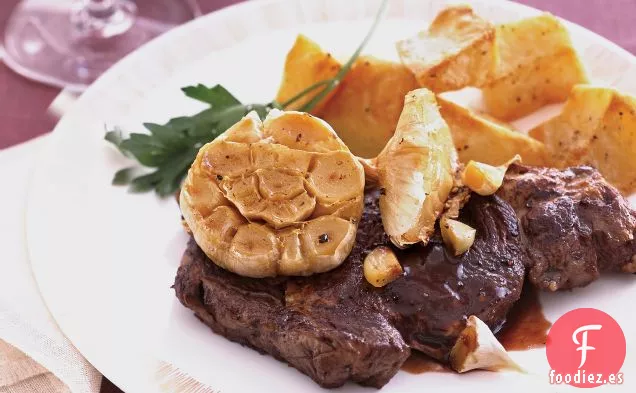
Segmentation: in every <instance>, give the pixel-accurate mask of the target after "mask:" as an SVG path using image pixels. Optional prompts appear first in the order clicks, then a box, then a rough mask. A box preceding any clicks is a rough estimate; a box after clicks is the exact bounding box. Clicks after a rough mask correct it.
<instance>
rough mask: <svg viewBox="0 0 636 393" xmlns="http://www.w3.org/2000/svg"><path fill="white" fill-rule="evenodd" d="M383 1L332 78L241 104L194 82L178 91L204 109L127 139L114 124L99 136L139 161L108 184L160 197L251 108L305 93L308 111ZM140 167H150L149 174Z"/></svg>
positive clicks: (262, 111) (263, 111)
mask: <svg viewBox="0 0 636 393" xmlns="http://www.w3.org/2000/svg"><path fill="white" fill-rule="evenodd" d="M387 4H388V0H383V1H382V5H381V6H380V9H379V11H378V14H377V15H376V18H375V20H374V22H373V25H372V26H371V29H370V30H369V32H368V33H367V35H366V36H365V38H364V40H363V41H362V43H361V44H360V45H359V46H358V48H357V49H356V51H355V52H354V53H353V55H352V56H351V57H350V58H349V60H348V61H347V62H346V63H345V64H344V65H343V66H342V68H340V70H339V71H338V73H337V74H336V75H335V76H334V77H333V78H330V79H326V80H323V81H320V82H318V83H315V84H314V85H311V86H309V87H307V88H306V89H304V90H303V91H301V92H300V93H298V94H297V95H296V96H294V97H292V98H291V99H289V100H287V101H286V102H283V103H279V102H276V101H271V102H269V103H267V104H248V105H245V104H242V103H241V102H240V101H239V100H238V99H236V97H234V96H233V95H232V94H231V93H230V92H229V91H228V90H227V89H225V88H224V87H223V86H221V85H216V86H214V87H207V86H204V85H202V84H199V85H196V86H188V87H184V88H182V89H181V90H182V91H183V93H184V94H185V95H186V96H187V97H189V98H192V99H195V100H197V101H201V102H203V103H205V104H207V105H209V108H207V109H205V110H203V111H201V112H199V113H197V114H195V115H193V116H183V117H176V118H173V119H170V120H169V121H168V122H167V123H166V124H155V123H144V127H145V128H146V130H147V131H148V132H147V133H143V134H142V133H131V134H130V135H129V136H128V137H127V138H124V136H123V133H122V131H121V130H120V129H118V128H115V129H113V130H110V131H108V132H107V133H106V136H105V137H104V139H106V140H107V141H108V142H110V143H112V144H113V145H115V146H116V147H117V148H118V149H119V151H120V152H121V153H122V154H123V155H125V156H127V157H130V158H134V159H135V160H136V161H137V162H138V163H139V164H140V165H137V166H132V167H127V168H124V169H121V170H119V171H117V172H116V173H115V176H114V177H113V181H112V183H113V184H114V185H128V186H129V189H130V191H132V192H148V191H152V190H154V191H155V193H156V194H157V195H159V196H161V197H165V196H168V195H172V194H174V193H175V192H176V191H177V190H178V189H179V187H180V185H181V182H182V180H183V178H184V177H185V176H186V174H187V172H188V169H189V168H190V165H192V162H193V161H194V159H195V157H196V155H197V152H198V151H199V149H200V148H201V146H203V145H204V144H206V143H208V142H210V141H212V140H214V138H216V137H217V136H219V135H221V134H222V133H223V132H225V130H227V129H228V128H230V127H231V126H232V125H233V124H235V123H236V122H238V121H239V120H240V119H241V118H243V116H245V115H247V114H248V113H249V112H251V111H256V112H257V113H258V115H259V116H260V117H261V119H264V118H265V117H266V116H267V114H268V113H269V111H271V110H272V109H273V108H277V109H283V110H284V109H285V108H288V107H289V106H290V105H292V104H293V103H295V102H296V101H298V100H300V99H301V98H303V97H305V96H307V95H308V94H314V97H313V98H312V99H311V100H310V101H308V102H307V103H306V104H304V105H303V106H302V107H301V108H300V109H299V110H300V111H302V112H311V110H312V109H314V108H315V107H316V105H317V104H318V103H319V102H320V101H322V100H323V99H324V98H325V97H326V96H327V95H328V94H329V92H331V91H332V90H334V89H335V88H337V87H338V85H339V84H340V82H341V81H342V80H343V78H344V77H345V75H346V74H347V73H348V72H349V70H351V67H352V66H353V64H354V62H355V61H356V60H357V59H358V57H359V56H360V53H361V52H362V50H363V49H364V47H365V46H366V45H367V43H368V42H369V40H370V39H371V36H372V35H373V33H374V32H375V30H376V29H377V26H378V25H379V23H380V21H381V19H382V15H383V14H384V11H385V10H386V7H387ZM316 91H317V93H316ZM140 166H141V167H140ZM142 167H146V168H154V170H153V171H151V172H150V173H148V170H147V169H146V170H144V169H143V168H142Z"/></svg>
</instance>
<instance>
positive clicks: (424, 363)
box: [402, 350, 451, 374]
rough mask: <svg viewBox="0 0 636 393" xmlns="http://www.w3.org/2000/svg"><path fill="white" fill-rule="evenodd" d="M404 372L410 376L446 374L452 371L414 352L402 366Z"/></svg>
mask: <svg viewBox="0 0 636 393" xmlns="http://www.w3.org/2000/svg"><path fill="white" fill-rule="evenodd" d="M402 370H404V371H406V372H407V373H409V374H422V373H429V372H436V373H446V372H450V371H451V369H449V368H448V367H447V366H445V365H443V364H442V363H440V362H438V361H437V360H435V359H433V358H432V357H429V356H426V355H424V354H423V353H422V352H419V351H416V350H412V352H411V356H409V358H408V359H406V362H404V364H402Z"/></svg>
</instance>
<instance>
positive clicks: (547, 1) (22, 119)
mask: <svg viewBox="0 0 636 393" xmlns="http://www.w3.org/2000/svg"><path fill="white" fill-rule="evenodd" d="M148 1H149V0H148ZM240 1H241V0H199V4H200V6H201V8H202V11H203V12H206V13H207V12H212V11H214V10H217V9H219V8H222V7H225V6H228V5H230V4H235V3H239V2H240ZM254 1H257V0H254ZM518 2H520V3H523V4H527V5H530V6H533V7H536V8H539V9H542V10H545V11H550V12H552V13H553V14H555V15H558V16H560V17H563V18H565V19H568V20H570V21H572V22H575V23H578V24H580V25H582V26H584V27H586V28H588V29H590V30H592V31H594V32H596V33H598V34H600V35H602V36H604V37H606V38H608V39H610V40H612V41H614V42H615V43H617V44H618V45H620V46H622V47H623V48H625V49H627V50H628V51H630V52H631V53H635V54H636V24H634V23H633V19H634V17H635V16H636V0H518ZM17 3H18V0H0V32H3V31H4V26H5V23H6V21H7V19H8V18H9V16H10V13H11V10H12V9H13V7H14V6H15V4H17ZM3 35H4V34H3ZM58 93H59V89H56V88H53V87H48V86H45V85H42V84H39V83H35V82H31V81H28V80H26V79H24V78H22V77H20V76H18V75H16V74H14V73H13V72H12V71H11V70H9V69H8V68H7V67H6V66H5V65H4V64H2V63H1V62H0V149H3V148H6V147H9V146H12V145H15V144H18V143H20V142H24V141H27V140H29V139H31V138H33V137H36V136H38V135H41V134H44V133H47V132H49V131H51V130H52V128H53V127H54V126H55V122H56V120H55V119H54V118H52V117H51V116H50V115H47V113H46V109H47V108H48V106H49V104H50V103H51V101H52V100H53V99H54V98H55V96H56V95H57V94H58ZM102 393H121V391H120V390H119V389H117V388H116V387H115V386H113V385H112V384H111V383H110V382H109V381H108V380H107V379H106V378H104V383H103V386H102Z"/></svg>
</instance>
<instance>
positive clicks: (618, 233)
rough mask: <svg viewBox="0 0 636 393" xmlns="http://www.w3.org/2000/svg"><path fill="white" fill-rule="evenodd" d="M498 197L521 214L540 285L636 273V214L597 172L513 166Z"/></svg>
mask: <svg viewBox="0 0 636 393" xmlns="http://www.w3.org/2000/svg"><path fill="white" fill-rule="evenodd" d="M497 195H498V196H500V197H501V198H503V199H505V200H506V201H507V202H508V203H510V205H512V207H513V208H514V209H515V211H516V213H517V216H518V217H519V220H520V224H521V230H522V233H523V238H524V244H525V262H524V263H525V265H526V267H527V268H528V279H529V280H530V282H532V283H533V284H534V285H536V286H538V287H540V288H542V289H548V290H551V291H556V290H559V289H569V288H574V287H581V286H585V285H587V284H589V283H590V282H592V281H594V280H595V279H596V278H598V276H599V274H600V272H603V271H624V272H629V273H634V272H636V240H635V238H636V212H634V210H632V209H631V208H630V206H629V202H628V201H627V200H625V198H623V197H622V196H621V194H620V193H619V192H618V190H616V189H615V188H614V187H612V186H611V185H610V184H608V183H607V182H606V181H605V180H604V179H603V177H602V176H601V175H600V174H599V173H598V172H597V171H596V170H594V169H592V168H590V167H575V168H570V169H566V170H563V171H560V170H557V169H552V168H537V167H526V166H523V165H513V166H511V167H510V169H509V170H508V172H507V174H506V179H505V181H504V184H503V186H502V187H501V188H500V189H499V191H498V193H497Z"/></svg>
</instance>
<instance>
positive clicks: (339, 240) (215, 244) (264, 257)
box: [179, 110, 365, 278]
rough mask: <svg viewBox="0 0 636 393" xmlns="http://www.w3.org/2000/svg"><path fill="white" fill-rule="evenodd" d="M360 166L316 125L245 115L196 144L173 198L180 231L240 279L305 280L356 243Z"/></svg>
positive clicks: (291, 116) (287, 115) (295, 117)
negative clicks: (197, 147)
mask: <svg viewBox="0 0 636 393" xmlns="http://www.w3.org/2000/svg"><path fill="white" fill-rule="evenodd" d="M364 185H365V178H364V169H363V167H362V165H361V164H360V163H359V162H358V159H357V158H356V157H355V156H354V155H353V154H351V152H350V151H349V149H348V148H347V146H346V145H345V144H344V143H343V142H342V140H340V138H338V136H337V135H336V133H335V131H334V130H333V129H332V128H331V127H330V126H329V125H328V124H327V123H325V122H324V121H322V120H320V119H318V118H316V117H314V116H311V115H309V114H307V113H301V112H282V111H278V110H272V111H271V112H270V113H269V115H268V116H267V118H266V119H265V121H264V122H261V120H260V118H259V117H258V115H257V114H256V112H251V113H249V114H248V115H247V116H245V117H244V118H243V119H241V120H240V121H239V122H238V123H236V124H235V125H234V126H232V127H231V128H230V129H228V130H227V131H226V132H224V133H223V134H222V135H220V136H219V137H218V138H216V139H215V140H214V141H212V142H210V143H208V144H206V145H205V146H203V147H202V148H201V149H200V150H199V153H198V154H197V157H196V159H195V161H194V163H193V164H192V166H191V168H190V170H189V171H188V176H187V177H186V179H185V181H184V184H183V187H182V189H181V194H180V200H179V201H180V203H179V204H180V207H181V213H182V215H183V218H184V221H185V223H186V224H187V228H188V229H189V230H190V231H191V233H192V236H193V237H194V239H195V241H196V242H197V244H198V245H199V247H201V249H202V250H203V252H205V254H206V255H207V256H208V257H209V258H210V259H211V260H212V261H213V262H214V263H215V264H217V265H218V266H220V267H222V268H224V269H227V270H229V271H232V272H234V273H236V274H239V275H242V276H247V277H255V278H259V277H273V276H277V275H285V276H308V275H311V274H314V273H321V272H325V271H328V270H331V269H333V268H335V267H337V266H339V265H340V264H341V263H342V262H343V261H344V260H345V259H346V258H347V256H348V255H349V253H350V252H351V249H352V248H353V245H354V243H355V237H356V231H357V227H358V222H359V220H360V217H361V215H362V208H363V203H364V201H363V199H364Z"/></svg>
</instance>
